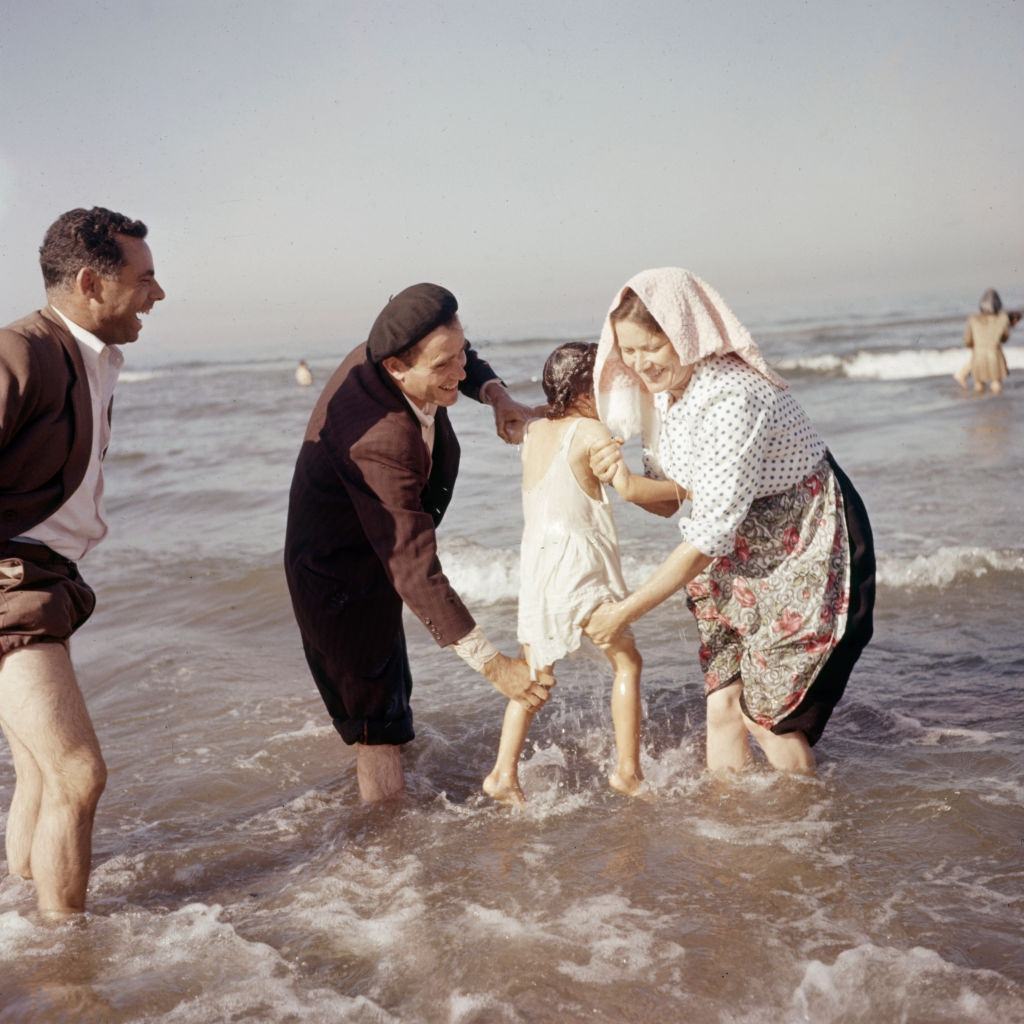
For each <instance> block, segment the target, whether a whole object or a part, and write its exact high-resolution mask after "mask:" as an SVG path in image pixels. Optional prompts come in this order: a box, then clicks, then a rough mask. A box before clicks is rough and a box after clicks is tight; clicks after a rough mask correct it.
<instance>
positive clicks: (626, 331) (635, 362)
mask: <svg viewBox="0 0 1024 1024" xmlns="http://www.w3.org/2000/svg"><path fill="white" fill-rule="evenodd" d="M615 336H616V338H617V339H618V342H619V352H620V353H621V355H622V361H623V362H624V363H625V364H626V365H627V366H628V367H629V368H630V369H631V370H632V371H633V372H634V373H635V374H636V375H637V376H638V377H639V378H640V380H641V381H642V382H643V385H644V387H645V388H647V390H648V391H649V392H650V393H651V394H652V395H654V394H657V393H658V392H659V391H673V392H682V391H683V389H684V388H685V387H686V384H687V382H688V381H689V379H690V374H691V373H692V372H693V367H692V366H683V364H682V363H680V362H679V356H678V355H676V350H675V349H674V348H673V347H672V342H670V341H669V340H668V338H666V337H665V335H664V334H660V333H659V334H651V333H650V331H648V330H646V329H645V328H643V327H641V326H639V324H631V323H627V322H625V321H619V323H617V324H616V325H615Z"/></svg>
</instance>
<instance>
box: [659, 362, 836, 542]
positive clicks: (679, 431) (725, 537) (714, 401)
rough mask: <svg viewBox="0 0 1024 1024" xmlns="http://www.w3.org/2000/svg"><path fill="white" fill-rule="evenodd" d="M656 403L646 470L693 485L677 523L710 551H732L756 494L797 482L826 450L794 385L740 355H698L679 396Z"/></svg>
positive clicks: (661, 398) (664, 396)
mask: <svg viewBox="0 0 1024 1024" xmlns="http://www.w3.org/2000/svg"><path fill="white" fill-rule="evenodd" d="M654 403H655V408H656V409H657V412H658V420H659V430H658V436H657V439H656V440H655V443H654V446H653V449H645V450H644V467H645V470H646V472H647V475H648V476H654V477H662V478H664V477H668V478H669V479H671V480H675V481H676V482H677V483H679V484H681V485H682V486H683V487H685V488H686V489H687V490H688V491H690V492H691V494H692V507H691V509H690V515H689V516H685V517H683V518H682V519H681V520H680V521H679V529H680V531H681V533H682V535H683V540H686V541H689V542H690V543H691V544H692V545H693V546H694V547H695V548H697V549H698V550H699V551H701V552H703V554H705V555H709V556H711V557H715V558H717V557H718V556H720V555H727V554H729V553H730V552H732V550H733V548H734V547H735V544H736V530H737V528H738V527H739V525H740V523H742V522H743V520H744V519H745V518H746V516H747V513H748V512H749V511H750V505H751V503H752V502H753V501H755V500H756V499H757V498H766V497H768V496H769V495H772V494H781V493H782V492H783V491H786V490H788V489H789V488H790V487H792V486H794V485H795V484H798V483H800V481H801V480H803V479H804V478H805V477H806V476H808V475H809V474H810V472H811V470H813V469H814V468H815V467H816V466H817V465H818V463H819V462H820V461H821V460H822V458H823V457H824V455H825V442H824V441H823V440H822V439H821V437H820V436H819V434H818V432H817V431H816V430H815V429H814V427H813V426H811V422H810V420H808V418H807V414H806V413H805V412H804V411H803V409H801V408H800V406H799V404H798V403H797V400H796V399H795V398H794V397H793V395H792V393H791V392H789V391H780V390H779V389H778V388H776V387H775V386H774V385H773V384H771V383H770V382H769V381H768V380H767V379H765V378H764V377H763V376H761V374H759V373H758V372H757V371H756V370H754V369H753V368H752V367H750V366H748V365H747V364H746V363H745V362H743V360H742V359H740V358H739V357H738V356H734V355H727V356H712V357H711V358H710V359H705V360H703V361H702V362H700V363H698V364H697V366H696V368H695V369H694V371H693V376H692V377H691V378H690V383H689V385H688V386H687V388H686V391H685V392H684V393H683V396H682V397H681V398H680V399H679V400H678V401H676V402H673V401H672V396H671V395H669V394H667V393H662V394H658V395H655V396H654ZM655 452H656V453H657V454H655Z"/></svg>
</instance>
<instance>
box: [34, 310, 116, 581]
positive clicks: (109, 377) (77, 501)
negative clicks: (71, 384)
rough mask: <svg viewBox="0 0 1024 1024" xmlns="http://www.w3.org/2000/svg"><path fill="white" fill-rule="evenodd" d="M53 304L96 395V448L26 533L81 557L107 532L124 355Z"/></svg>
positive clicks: (60, 552)
mask: <svg viewBox="0 0 1024 1024" xmlns="http://www.w3.org/2000/svg"><path fill="white" fill-rule="evenodd" d="M50 308H51V309H53V311H54V312H55V313H56V314H57V315H58V316H59V317H60V318H61V320H63V321H64V323H65V324H66V325H67V329H68V330H69V331H70V332H71V334H72V336H73V337H74V339H75V341H76V342H77V343H78V349H79V351H80V352H81V353H82V361H83V362H84V363H85V373H86V378H87V380H88V383H89V396H90V398H91V401H92V448H91V450H90V452H89V465H88V467H87V469H86V471H85V476H84V477H83V478H82V482H81V483H80V484H79V485H78V489H77V490H76V491H75V492H74V494H72V495H71V497H70V498H68V500H67V501H65V502H64V504H63V505H61V507H60V508H59V509H57V511H56V512H54V514H53V515H52V516H50V517H49V519H44V520H43V522H41V523H39V525H38V526H33V527H32V529H31V530H30V531H29V532H28V533H27V534H26V535H25V537H24V539H25V540H34V541H38V542H40V543H41V544H45V545H46V546H47V547H49V548H52V549H53V550H54V551H56V552H57V554H58V555H63V556H64V557H65V558H70V559H71V561H73V562H77V561H78V559H80V558H81V557H82V556H83V555H85V554H87V553H88V552H89V551H91V550H92V549H93V548H94V547H96V545H97V544H99V542H100V541H101V540H103V538H104V537H105V536H106V535H107V520H106V515H105V511H104V507H103V457H104V456H105V455H106V453H107V445H108V444H109V443H110V420H109V419H108V410H109V408H110V402H111V399H112V398H113V397H114V388H115V387H116V386H117V378H118V376H119V375H120V373H121V366H122V365H123V364H124V356H123V355H122V354H121V350H120V349H119V348H118V347H117V346H116V345H106V344H104V343H103V342H102V341H100V339H99V338H97V337H96V336H95V335H94V334H90V333H89V331H87V330H86V329H85V328H84V327H79V326H78V324H76V323H74V322H73V321H71V320H69V319H68V318H67V317H66V316H65V315H64V314H63V313H62V312H61V311H60V310H59V309H57V308H56V307H54V306H52V305H51V307H50Z"/></svg>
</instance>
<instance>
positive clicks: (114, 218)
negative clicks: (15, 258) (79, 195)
mask: <svg viewBox="0 0 1024 1024" xmlns="http://www.w3.org/2000/svg"><path fill="white" fill-rule="evenodd" d="M146 231H147V228H146V225H145V224H143V223H142V221H141V220H132V219H131V218H130V217H126V216H125V215H124V214H123V213H114V211H113V210H105V209H104V208H103V207H102V206H94V207H93V208H92V209H91V210H84V209H82V208H81V207H79V208H78V209H77V210H68V212H67V213H62V214H61V215H60V216H59V217H58V218H57V219H56V220H55V221H54V222H53V223H52V224H51V225H50V227H49V229H48V230H47V232H46V237H45V238H44V239H43V244H42V245H41V246H40V247H39V265H40V266H41V267H42V269H43V282H44V283H45V285H46V287H47V290H49V289H50V288H57V287H62V286H64V285H67V284H69V283H70V282H71V281H73V280H74V279H75V276H76V275H77V274H78V271H79V270H81V269H82V267H89V268H90V269H91V270H95V271H96V272H97V273H98V274H101V275H102V276H103V277H114V276H115V275H116V274H117V272H118V271H119V270H120V269H121V267H123V266H124V263H125V260H124V255H123V253H122V252H121V246H120V245H118V242H117V236H118V235H128V236H129V237H130V238H145V237H146Z"/></svg>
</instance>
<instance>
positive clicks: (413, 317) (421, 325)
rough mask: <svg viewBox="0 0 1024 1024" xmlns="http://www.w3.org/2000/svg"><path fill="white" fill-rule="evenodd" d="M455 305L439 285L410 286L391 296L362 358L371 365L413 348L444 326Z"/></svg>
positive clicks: (455, 310)
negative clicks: (367, 359) (364, 357)
mask: <svg viewBox="0 0 1024 1024" xmlns="http://www.w3.org/2000/svg"><path fill="white" fill-rule="evenodd" d="M458 308H459V301H458V299H456V298H455V296H454V295H452V293H451V292H450V291H448V289H447V288H442V287H441V286H440V285H439V284H414V285H412V286H411V287H409V288H406V289H404V290H403V291H400V292H399V293H398V294H397V295H392V296H391V298H390V299H389V300H388V304H387V305H386V306H385V307H384V308H383V309H382V310H381V311H380V314H379V315H378V316H377V319H376V320H374V322H373V326H372V327H371V328H370V337H369V338H368V339H367V341H366V354H367V355H368V356H369V357H370V362H371V363H379V362H380V361H381V360H382V359H386V358H387V357H388V356H394V355H398V353H399V352H401V351H403V350H404V349H407V348H409V346H410V345H415V344H416V342H417V341H419V340H420V339H421V338H425V337H426V336H427V335H428V334H429V333H430V332H431V331H433V330H436V329H437V328H438V327H440V326H442V325H443V324H446V323H448V321H449V320H451V318H452V317H453V316H455V314H456V312H457V311H458Z"/></svg>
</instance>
